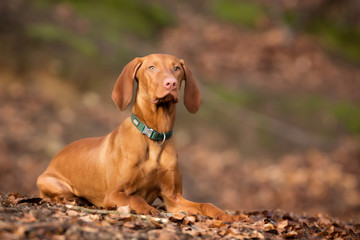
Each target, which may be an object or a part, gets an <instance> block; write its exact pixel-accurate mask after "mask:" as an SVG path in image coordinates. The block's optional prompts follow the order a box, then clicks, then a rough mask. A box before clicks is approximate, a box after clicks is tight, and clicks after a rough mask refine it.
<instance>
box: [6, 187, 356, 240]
mask: <svg viewBox="0 0 360 240" xmlns="http://www.w3.org/2000/svg"><path fill="white" fill-rule="evenodd" d="M159 210H160V214H159V216H150V215H137V214H131V213H129V214H123V213H120V212H116V211H107V210H104V209H98V208H95V207H94V206H89V205H78V204H77V203H75V202H66V203H64V202H61V201H49V200H47V199H40V198H34V197H30V196H20V195H19V194H17V193H11V194H6V195H5V194H0V239H80V238H81V239H134V238H136V239H193V238H196V239H221V238H224V239H309V238H311V239H360V223H356V222H344V221H340V220H338V219H334V218H331V217H329V216H327V215H321V214H318V215H316V216H307V215H296V214H293V213H289V212H285V211H282V210H263V211H252V212H241V211H236V212H234V213H232V214H233V215H234V217H235V218H236V219H237V221H236V222H234V223H230V222H222V221H220V220H217V219H212V218H208V217H203V216H200V215H186V214H184V213H180V214H171V213H166V212H165V211H164V210H162V209H159ZM230 214H231V213H230Z"/></svg>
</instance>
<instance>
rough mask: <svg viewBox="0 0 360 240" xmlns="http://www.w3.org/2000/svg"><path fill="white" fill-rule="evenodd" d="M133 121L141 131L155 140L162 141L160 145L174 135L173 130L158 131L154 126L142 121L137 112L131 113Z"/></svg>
mask: <svg viewBox="0 0 360 240" xmlns="http://www.w3.org/2000/svg"><path fill="white" fill-rule="evenodd" d="M131 122H132V123H133V124H134V126H135V127H136V128H137V129H139V131H140V132H141V133H142V134H144V135H145V136H147V137H148V138H150V139H151V140H153V141H156V143H157V142H158V141H162V142H161V143H160V144H159V145H161V144H163V143H164V142H165V140H166V139H169V138H170V137H171V136H172V133H173V130H171V131H169V132H167V133H161V132H158V131H155V130H154V129H152V128H149V127H148V126H146V125H145V124H144V123H142V122H141V121H140V120H139V119H138V118H137V117H136V116H135V114H131Z"/></svg>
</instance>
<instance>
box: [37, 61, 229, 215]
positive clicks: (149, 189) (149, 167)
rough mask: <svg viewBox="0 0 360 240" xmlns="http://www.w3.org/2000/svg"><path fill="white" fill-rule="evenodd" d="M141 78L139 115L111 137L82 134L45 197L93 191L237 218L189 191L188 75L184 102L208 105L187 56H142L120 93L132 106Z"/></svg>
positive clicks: (48, 177)
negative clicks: (181, 136)
mask: <svg viewBox="0 0 360 240" xmlns="http://www.w3.org/2000/svg"><path fill="white" fill-rule="evenodd" d="M135 80H136V81H137V82H138V88H137V90H136V96H135V103H134V105H133V108H132V112H133V114H132V116H131V117H128V118H127V119H125V120H124V122H123V123H122V124H121V125H120V126H119V127H117V128H116V129H115V130H114V131H112V132H111V133H110V134H108V135H107V136H105V137H94V138H86V139H81V140H78V141H75V142H73V143H71V144H69V145H68V146H66V147H65V148H64V149H63V150H62V151H60V152H59V153H58V154H57V155H56V156H55V157H54V158H53V159H52V161H51V162H50V164H49V166H48V168H47V169H46V171H45V172H44V173H43V174H42V175H41V176H39V178H38V180H37V186H38V188H39V190H40V195H41V197H49V198H55V197H58V198H70V199H71V198H77V197H81V198H85V199H86V200H88V201H89V202H91V203H93V204H94V205H96V206H98V207H103V208H107V209H113V208H116V209H118V210H119V211H126V212H129V211H134V212H136V213H138V214H157V212H158V211H157V210H156V209H155V208H153V207H151V206H150V204H152V202H153V201H154V200H155V199H156V198H160V199H161V200H162V201H163V202H164V204H165V207H166V210H167V211H169V212H172V213H176V212H179V211H183V212H186V213H188V214H201V215H204V216H209V217H212V218H217V219H220V220H222V221H234V219H233V217H232V216H231V215H228V214H226V213H225V212H223V211H222V210H220V209H218V208H217V207H215V206H214V205H212V204H210V203H195V202H191V201H188V200H186V199H184V198H183V197H182V195H181V194H182V179H181V173H180V169H179V166H178V160H177V153H176V150H175V143H174V138H172V137H171V135H172V129H173V127H174V122H175V113H176V108H175V106H176V103H177V102H178V101H179V95H180V86H181V83H182V80H184V81H185V90H184V104H185V107H186V109H187V110H188V111H189V112H190V113H195V112H197V111H198V109H199V107H200V105H201V96H200V91H199V86H198V84H197V83H196V81H195V79H194V77H193V75H192V73H191V71H190V69H189V68H188V67H187V65H186V64H185V62H184V61H183V60H182V59H178V58H176V57H175V56H171V55H165V54H152V55H149V56H146V57H142V58H135V59H134V60H132V61H131V62H130V63H128V64H127V65H126V66H125V67H124V69H123V71H122V72H121V74H120V76H119V78H118V79H117V82H116V84H115V87H114V90H113V92H112V99H113V100H114V102H115V104H116V105H117V106H118V108H119V109H120V110H122V111H123V110H125V109H126V108H127V107H128V106H129V104H130V102H131V99H132V94H133V86H134V81H135Z"/></svg>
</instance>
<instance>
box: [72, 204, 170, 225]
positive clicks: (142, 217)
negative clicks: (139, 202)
mask: <svg viewBox="0 0 360 240" xmlns="http://www.w3.org/2000/svg"><path fill="white" fill-rule="evenodd" d="M65 207H66V208H68V209H72V210H78V211H83V212H87V213H95V214H119V215H123V216H124V217H130V218H131V217H132V218H134V219H138V220H153V221H155V222H159V223H167V222H168V221H169V220H168V219H167V218H163V217H151V216H148V215H139V214H132V213H123V212H119V211H114V210H100V209H89V208H85V207H80V206H73V205H65ZM161 215H162V216H165V217H167V216H168V215H169V214H167V213H165V214H161ZM170 215H171V214H170ZM170 215H169V216H170Z"/></svg>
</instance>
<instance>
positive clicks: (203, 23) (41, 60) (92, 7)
mask: <svg viewBox="0 0 360 240" xmlns="http://www.w3.org/2000/svg"><path fill="white" fill-rule="evenodd" d="M359 43H360V4H359V2H358V1H357V0H343V1H336V0H316V1H314V0H306V1H304V0H302V1H300V0H292V1H286V0H283V1H281V0H278V1H265V0H264V1H260V0H259V1H235V0H209V1H206V0H186V1H177V2H173V1H171V2H169V1H165V0H158V1H140V0H134V1H127V0H103V1H85V0H77V1H70V0H56V1H54V0H32V1H27V0H2V1H1V2H0V193H3V194H5V193H9V192H19V193H21V194H35V195H36V194H38V193H37V189H36V185H35V182H36V178H37V176H38V175H39V174H40V173H41V172H42V171H43V170H44V169H45V167H46V166H47V164H48V162H49V160H50V159H51V157H52V156H53V155H54V154H56V153H57V152H58V151H59V150H60V149H61V148H62V147H64V146H65V145H66V144H68V143H70V142H71V141H74V140H76V139H79V138H84V137H90V136H102V135H105V134H107V133H108V132H110V131H111V130H112V129H113V128H115V127H116V126H117V125H118V124H120V123H121V122H122V120H123V119H124V118H126V117H128V116H129V114H130V111H131V110H130V109H128V110H127V111H125V112H119V111H118V110H117V108H116V106H115V105H114V104H113V103H112V101H111V98H110V95H111V91H112V87H113V85H114V83H115V80H116V78H117V76H118V74H119V73H120V72H121V70H122V67H123V66H124V65H125V64H126V63H127V62H129V61H130V60H132V59H133V58H134V57H136V56H144V55H147V54H150V53H170V54H174V55H176V56H178V57H180V58H183V59H185V61H186V62H187V63H188V65H189V66H190V68H191V69H192V70H193V72H194V73H195V75H196V77H197V79H198V81H199V82H200V85H201V90H202V94H203V99H204V100H203V106H202V108H201V110H200V111H199V112H198V113H197V114H196V115H190V114H189V113H187V112H186V110H185V109H184V107H183V105H182V104H179V105H178V109H179V111H178V115H177V121H176V128H175V138H176V143H177V148H178V152H179V161H180V165H181V169H182V172H183V181H184V195H185V196H186V197H187V198H189V199H191V200H194V201H206V202H213V203H214V204H216V205H218V206H219V207H221V208H224V209H229V210H243V211H250V210H256V209H276V208H281V209H285V210H288V211H292V212H296V213H302V212H307V213H311V214H314V213H327V214H329V215H331V216H334V217H339V218H346V219H349V218H352V219H356V220H359V219H360V181H359V180H360V140H359V136H360V103H359V100H360V94H359V91H360V68H359V66H360V44H359Z"/></svg>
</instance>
